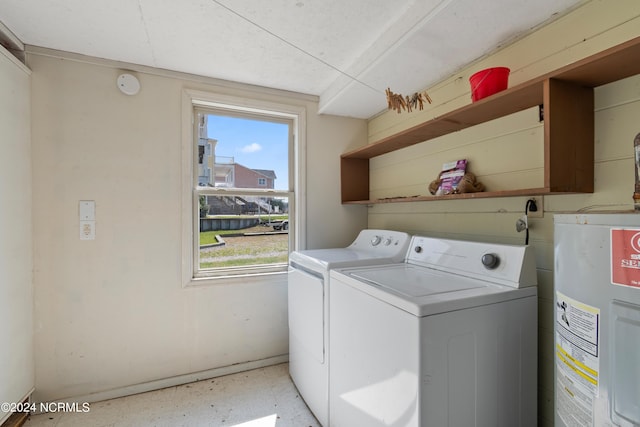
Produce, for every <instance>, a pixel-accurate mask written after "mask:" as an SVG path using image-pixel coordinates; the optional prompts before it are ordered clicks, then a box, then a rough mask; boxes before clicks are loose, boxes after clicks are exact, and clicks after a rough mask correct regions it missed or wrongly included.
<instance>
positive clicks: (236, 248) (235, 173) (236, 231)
mask: <svg viewBox="0 0 640 427" xmlns="http://www.w3.org/2000/svg"><path fill="white" fill-rule="evenodd" d="M187 95H188V100H189V104H190V116H191V117H192V118H193V126H190V127H191V129H192V131H191V133H190V134H191V135H190V141H191V142H190V145H189V147H185V148H187V149H186V150H183V154H184V158H185V160H188V163H189V165H190V166H191V167H190V168H189V169H190V170H191V174H190V175H191V176H190V179H189V183H188V184H189V189H188V191H189V199H190V200H189V206H190V209H189V212H188V213H189V217H190V220H191V221H190V223H191V227H190V230H189V239H188V240H189V245H188V247H190V248H191V251H190V253H187V252H186V251H185V250H183V258H186V261H188V263H189V266H190V268H188V270H189V271H188V272H187V273H188V274H187V275H186V277H185V279H186V280H187V281H194V280H198V279H206V278H217V277H234V276H246V275H261V274H273V273H282V272H286V271H287V264H288V255H289V252H290V251H292V250H293V249H294V248H295V247H296V243H297V242H298V240H299V237H298V233H297V230H298V227H297V224H298V220H299V218H300V213H299V204H300V201H299V200H298V197H297V194H296V192H295V190H296V186H297V185H299V182H300V173H299V168H298V165H299V161H298V159H297V158H296V156H297V155H298V153H299V146H300V143H301V142H300V141H299V140H297V135H299V134H300V127H301V125H302V124H303V120H302V118H303V113H304V110H303V109H296V108H293V109H292V108H291V107H284V108H283V107H282V106H279V105H264V104H262V105H253V106H250V107H248V106H247V105H248V102H247V100H246V99H245V100H238V101H239V102H229V101H230V99H228V98H225V99H224V101H225V102H220V101H219V100H217V99H216V101H212V100H211V96H206V95H203V94H197V95H196V94H194V93H191V92H188V93H187ZM240 105H241V106H240ZM267 107H269V108H267ZM186 137H188V135H187V136H185V138H186ZM185 187H186V186H185ZM185 190H186V188H185ZM185 200H186V197H185ZM184 230H185V231H186V228H184ZM183 239H184V238H183ZM185 264H186V263H185ZM183 265H184V264H183Z"/></svg>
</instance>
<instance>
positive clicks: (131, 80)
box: [117, 73, 140, 95]
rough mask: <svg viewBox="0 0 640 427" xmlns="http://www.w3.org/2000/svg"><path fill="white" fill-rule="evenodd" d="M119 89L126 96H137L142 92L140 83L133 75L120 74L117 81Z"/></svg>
mask: <svg viewBox="0 0 640 427" xmlns="http://www.w3.org/2000/svg"><path fill="white" fill-rule="evenodd" d="M117 84H118V89H120V92H122V93H124V94H125V95H135V94H136V93H138V92H140V81H138V79H137V78H136V76H134V75H133V74H127V73H125V74H120V75H119V76H118V80H117Z"/></svg>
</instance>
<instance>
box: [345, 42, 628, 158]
mask: <svg viewBox="0 0 640 427" xmlns="http://www.w3.org/2000/svg"><path fill="white" fill-rule="evenodd" d="M636 74H640V37H636V38H634V39H632V40H629V41H627V42H625V43H622V44H620V45H617V46H614V47H612V48H610V49H607V50H604V51H602V52H600V53H597V54H595V55H592V56H589V57H587V58H585V59H582V60H580V61H577V62H574V63H572V64H569V65H567V66H565V67H562V68H560V69H558V70H556V71H553V72H551V73H548V74H545V75H542V76H540V77H538V78H535V79H532V80H530V81H528V82H525V83H522V84H519V85H517V86H514V87H511V88H509V89H507V90H505V91H502V92H499V93H497V94H495V95H492V96H490V97H487V98H484V99H482V100H480V101H478V102H474V103H472V104H469V105H466V106H464V107H461V108H459V109H457V110H454V111H451V112H449V113H446V114H443V115H442V116H439V117H436V118H433V119H431V120H428V121H426V122H424V123H421V124H418V125H416V126H413V127H411V128H409V129H406V130H404V131H401V132H398V133H397V134H395V135H391V136H388V137H386V138H384V139H381V140H380V141H377V142H375V143H372V144H368V145H366V146H364V147H361V148H358V149H356V150H353V151H349V152H347V153H344V154H342V156H341V157H342V158H350V159H370V158H372V157H376V156H379V155H382V154H386V153H389V152H392V151H395V150H398V149H401V148H405V147H409V146H411V145H414V144H418V143H420V142H424V141H428V140H430V139H433V138H437V137H439V136H443V135H447V134H449V133H452V132H456V131H459V130H462V129H465V128H468V127H471V126H475V125H479V124H481V123H485V122H488V121H490V120H493V119H497V118H500V117H504V116H507V115H509V114H512V113H516V112H518V111H522V110H525V109H527V108H530V107H534V106H536V105H541V104H543V88H544V82H545V80H549V79H556V80H563V81H569V82H572V83H574V84H578V85H580V86H584V87H591V88H593V87H597V86H601V85H604V84H607V83H611V82H614V81H617V80H620V79H623V78H626V77H631V76H633V75H636Z"/></svg>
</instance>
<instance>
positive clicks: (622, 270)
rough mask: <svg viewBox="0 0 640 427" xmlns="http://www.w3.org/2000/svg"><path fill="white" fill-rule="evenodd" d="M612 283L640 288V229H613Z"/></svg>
mask: <svg viewBox="0 0 640 427" xmlns="http://www.w3.org/2000/svg"><path fill="white" fill-rule="evenodd" d="M611 283H613V284H614V285H621V286H630V287H632V288H638V289H640V229H635V230H630V229H615V228H612V229H611Z"/></svg>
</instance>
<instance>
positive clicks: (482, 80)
mask: <svg viewBox="0 0 640 427" xmlns="http://www.w3.org/2000/svg"><path fill="white" fill-rule="evenodd" d="M510 71H511V70H509V69H508V68H507V67H494V68H487V69H485V70H480V71H478V72H477V73H475V74H474V75H472V76H471V77H469V83H471V100H472V101H473V102H476V101H479V100H481V99H482V98H486V97H487V96H489V95H493V94H494V93H498V92H500V91H501V90H505V89H506V88H507V85H508V84H509V72H510Z"/></svg>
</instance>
